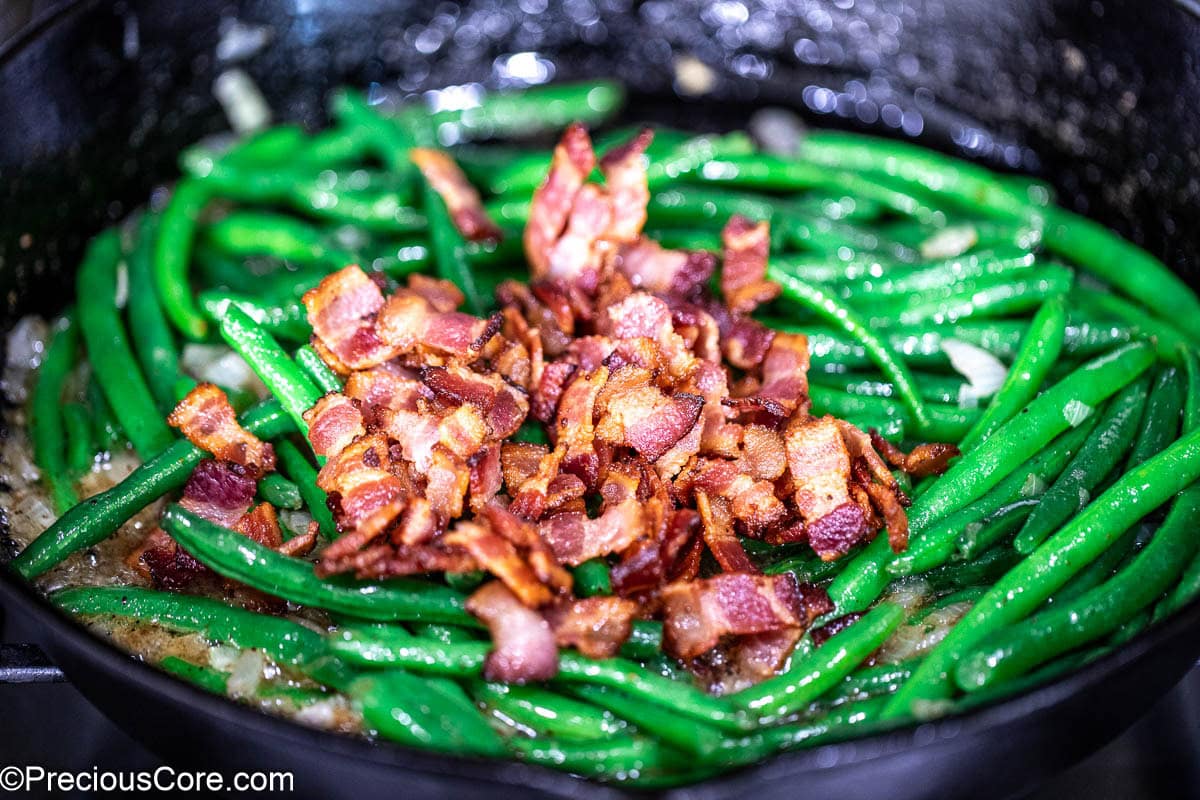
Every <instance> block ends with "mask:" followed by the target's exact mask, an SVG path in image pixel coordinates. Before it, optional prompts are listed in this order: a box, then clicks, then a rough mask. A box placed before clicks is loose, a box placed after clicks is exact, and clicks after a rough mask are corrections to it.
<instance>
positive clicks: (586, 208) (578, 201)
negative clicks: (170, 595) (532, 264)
mask: <svg viewBox="0 0 1200 800" xmlns="http://www.w3.org/2000/svg"><path fill="white" fill-rule="evenodd" d="M613 224H614V217H613V207H612V201H611V200H610V199H609V197H608V195H607V194H605V192H604V190H603V189H601V188H600V187H599V186H596V185H595V184H592V183H585V184H584V185H583V187H582V188H580V190H579V191H578V192H577V193H576V194H575V202H574V204H573V205H572V206H571V216H570V217H568V218H567V229H566V230H565V231H563V234H562V236H560V237H559V239H558V241H557V242H555V243H554V246H553V247H552V248H551V249H550V259H549V268H548V270H547V272H546V277H548V278H550V279H552V280H557V281H564V282H567V283H576V282H585V283H586V284H587V285H588V286H589V287H594V286H595V285H596V283H598V280H599V276H600V272H601V269H602V268H603V266H604V261H605V257H606V256H607V254H608V252H609V251H610V250H611V247H610V246H609V245H608V244H607V243H606V241H605V240H604V238H603V237H604V235H605V233H607V232H608V230H609V229H610V228H611V227H612V226H613Z"/></svg>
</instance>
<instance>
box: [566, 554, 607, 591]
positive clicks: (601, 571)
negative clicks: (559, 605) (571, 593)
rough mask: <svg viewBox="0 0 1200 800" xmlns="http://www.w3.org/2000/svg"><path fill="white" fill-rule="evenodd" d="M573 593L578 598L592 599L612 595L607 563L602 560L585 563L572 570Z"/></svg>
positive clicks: (596, 559) (594, 559)
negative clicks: (573, 576) (573, 577)
mask: <svg viewBox="0 0 1200 800" xmlns="http://www.w3.org/2000/svg"><path fill="white" fill-rule="evenodd" d="M574 574H575V593H576V594H577V595H579V596H580V597H594V596H596V595H608V594H612V593H613V588H612V580H611V579H610V578H609V575H608V563H607V562H606V561H605V560H604V559H603V558H593V559H591V560H589V561H585V562H583V563H582V564H580V565H579V566H578V567H576V568H575V569H574Z"/></svg>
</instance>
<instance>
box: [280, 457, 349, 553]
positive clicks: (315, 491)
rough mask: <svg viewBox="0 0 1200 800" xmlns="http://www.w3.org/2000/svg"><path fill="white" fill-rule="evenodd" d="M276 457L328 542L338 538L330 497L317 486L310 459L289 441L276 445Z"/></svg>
mask: <svg viewBox="0 0 1200 800" xmlns="http://www.w3.org/2000/svg"><path fill="white" fill-rule="evenodd" d="M275 455H276V456H277V457H278V458H279V463H280V467H281V469H282V470H283V471H284V472H285V473H286V474H287V475H288V476H289V477H290V478H291V479H292V482H293V483H295V484H296V488H297V489H299V490H300V495H301V496H302V497H303V498H304V504H305V505H306V506H308V513H310V514H312V517H313V519H315V520H316V521H317V524H318V525H320V527H321V535H322V536H323V537H325V539H327V540H331V539H334V538H336V537H337V533H338V531H337V525H335V524H334V521H333V513H332V512H331V511H330V510H329V502H328V497H327V496H326V495H325V491H324V490H323V489H321V487H320V486H317V471H316V470H315V469H314V468H313V467H312V465H311V464H309V463H308V459H307V458H305V456H304V454H303V453H301V452H300V450H299V448H297V447H296V445H294V444H292V443H291V442H289V441H287V440H282V441H279V442H276V443H275Z"/></svg>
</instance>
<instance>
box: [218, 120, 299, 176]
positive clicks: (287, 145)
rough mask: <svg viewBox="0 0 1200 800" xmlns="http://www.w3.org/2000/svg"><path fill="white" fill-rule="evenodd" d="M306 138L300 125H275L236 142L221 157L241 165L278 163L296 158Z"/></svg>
mask: <svg viewBox="0 0 1200 800" xmlns="http://www.w3.org/2000/svg"><path fill="white" fill-rule="evenodd" d="M304 139H305V136H304V129H303V128H301V127H300V126H299V125H295V124H285V125H275V126H273V127H270V128H266V129H264V130H261V131H257V132H255V133H252V134H250V135H249V136H246V137H245V138H243V139H241V140H240V141H237V142H234V143H233V145H232V146H230V148H229V149H228V150H226V151H225V153H224V154H222V155H221V156H220V158H221V159H222V160H223V161H227V162H229V163H231V164H236V165H239V166H248V165H254V166H260V167H261V166H267V165H278V164H279V163H281V162H285V161H290V160H292V159H294V158H295V157H296V155H297V154H298V153H299V152H300V149H301V148H302V147H303V146H304Z"/></svg>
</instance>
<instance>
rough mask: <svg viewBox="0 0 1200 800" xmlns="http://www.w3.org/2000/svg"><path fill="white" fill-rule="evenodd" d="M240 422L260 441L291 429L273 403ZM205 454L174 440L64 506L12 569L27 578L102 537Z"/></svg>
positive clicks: (181, 479)
mask: <svg viewBox="0 0 1200 800" xmlns="http://www.w3.org/2000/svg"><path fill="white" fill-rule="evenodd" d="M241 424H242V427H244V428H245V429H246V430H247V431H249V432H250V433H253V434H254V435H255V436H258V437H259V438H261V439H273V438H275V437H276V436H279V435H281V434H283V433H286V432H288V431H289V430H292V428H293V426H292V421H291V419H290V418H289V417H288V416H287V415H286V414H285V413H284V411H283V408H282V407H281V406H280V405H279V404H278V403H276V402H274V401H267V402H264V403H260V404H259V405H258V406H256V407H254V408H252V409H250V410H249V411H247V412H246V413H245V414H243V415H242V417H241ZM204 457H205V454H204V452H203V451H202V450H200V449H199V448H197V447H195V446H194V445H192V444H191V443H190V442H188V441H187V440H184V439H180V440H178V441H176V442H175V443H174V444H172V445H171V446H170V447H168V448H167V449H166V450H164V451H163V452H162V453H160V454H158V455H157V456H155V457H154V458H152V459H150V460H149V461H146V462H145V463H143V464H142V465H141V466H140V467H138V468H137V469H135V470H134V471H133V472H131V473H130V474H129V475H128V477H126V478H125V480H123V481H121V482H120V483H118V484H117V485H116V486H113V487H112V488H111V489H108V490H106V491H103V492H101V493H100V494H97V495H94V496H92V497H89V498H88V499H86V500H84V501H83V502H81V503H79V504H78V505H76V506H74V507H73V508H71V509H70V510H68V511H67V512H66V513H65V514H63V515H62V516H61V517H60V518H59V519H58V520H56V521H55V523H54V524H53V525H51V526H50V527H49V528H47V529H46V530H45V531H43V532H42V534H41V535H40V536H38V538H36V539H34V540H33V541H32V542H31V543H30V544H29V546H28V547H26V548H25V549H24V550H23V551H22V552H21V554H20V555H19V556H17V557H16V558H15V559H13V561H12V568H13V569H14V570H16V571H17V572H18V573H19V574H20V575H21V576H22V577H23V578H26V579H27V580H28V579H31V578H35V577H37V576H38V575H41V574H42V573H44V572H45V571H46V570H48V569H50V568H51V567H53V566H55V565H56V564H58V563H60V562H61V561H62V560H63V559H65V558H66V557H67V556H69V555H70V554H71V553H74V552H75V551H77V550H82V549H84V548H87V547H91V546H92V545H95V544H97V543H99V542H101V541H103V540H104V539H107V538H108V537H109V536H111V535H112V534H113V532H114V531H116V530H117V528H119V527H120V526H121V525H123V524H124V523H125V522H127V521H128V520H129V519H130V518H131V517H132V516H133V515H134V514H136V513H137V512H139V511H141V510H142V509H143V508H145V507H146V506H148V505H150V504H151V503H153V502H154V501H155V500H157V499H158V498H160V497H162V496H163V495H164V494H166V493H168V492H171V491H173V490H175V489H178V488H180V487H181V486H183V484H184V483H185V482H186V481H187V479H188V476H189V475H191V473H192V470H193V469H195V467H196V465H197V464H199V463H200V460H201V459H202V458H204Z"/></svg>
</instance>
